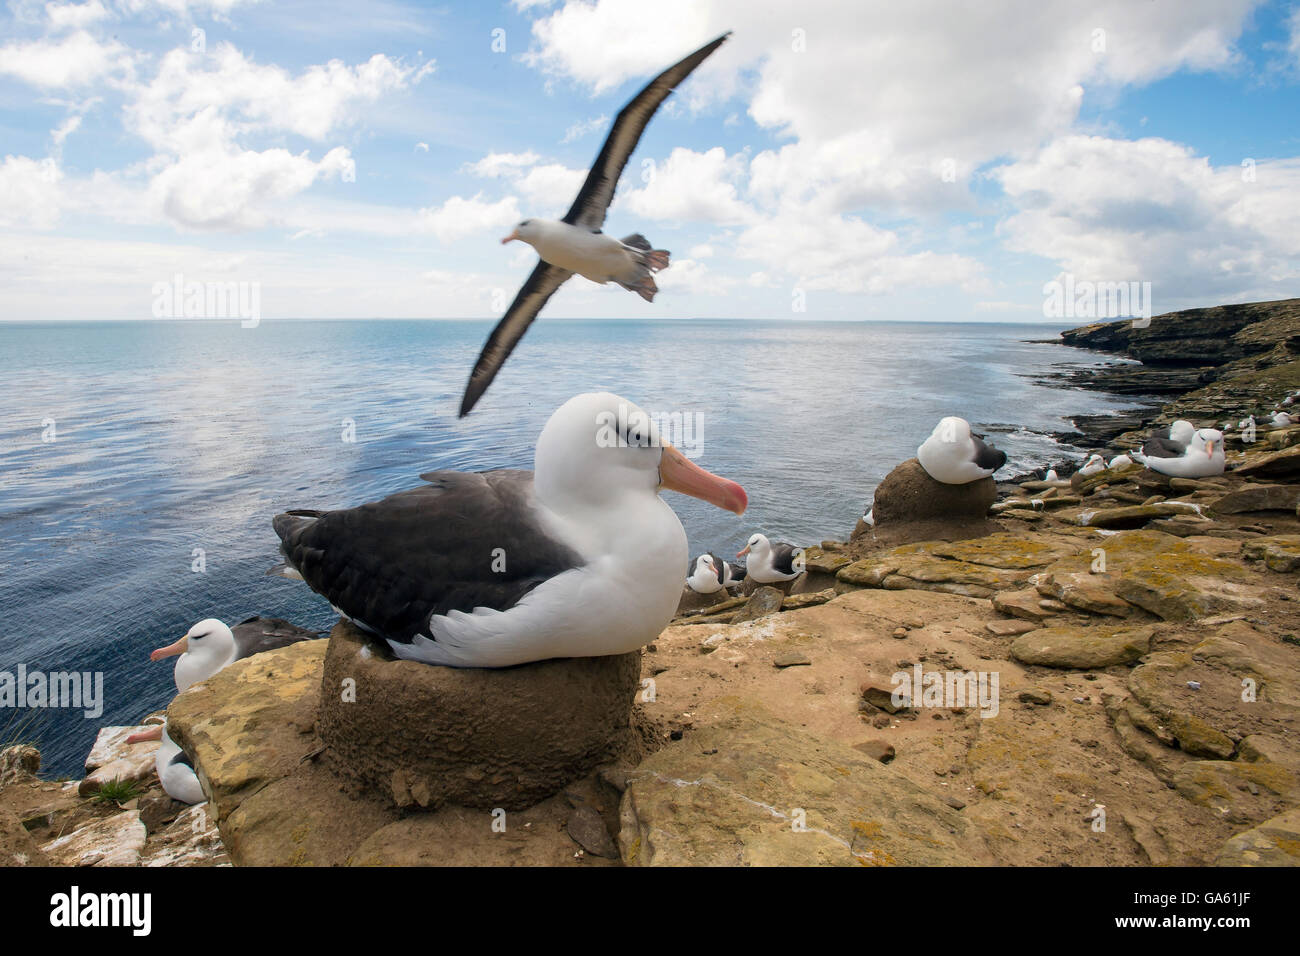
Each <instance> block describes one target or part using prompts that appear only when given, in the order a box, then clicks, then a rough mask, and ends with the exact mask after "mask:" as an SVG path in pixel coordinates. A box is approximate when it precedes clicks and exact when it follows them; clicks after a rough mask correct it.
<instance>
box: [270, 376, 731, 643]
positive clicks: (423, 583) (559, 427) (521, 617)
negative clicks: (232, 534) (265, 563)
mask: <svg viewBox="0 0 1300 956" xmlns="http://www.w3.org/2000/svg"><path fill="white" fill-rule="evenodd" d="M533 462H534V466H535V469H534V471H533V472H532V473H529V472H521V471H513V470H499V471H484V472H475V473H465V472H456V471H435V472H429V473H427V474H425V475H422V476H421V477H422V478H423V479H424V480H425V481H426V482H427V484H426V485H424V486H421V487H417V488H411V489H408V490H406V491H402V492H398V493H397V494H395V495H392V496H390V497H388V498H385V499H384V500H383V501H379V502H374V503H371V504H368V505H364V506H362V507H360V508H353V509H348V510H346V511H329V512H318V511H312V512H309V513H306V514H304V513H302V512H299V513H296V514H295V513H293V512H289V513H285V514H281V515H277V516H276V518H275V520H274V525H275V530H276V533H277V534H278V535H279V536H280V540H281V542H282V543H283V550H284V555H285V560H286V563H287V564H289V565H291V566H293V567H295V568H297V569H298V570H299V571H300V572H301V573H302V576H303V580H304V581H305V582H306V583H307V584H308V586H309V587H311V588H312V589H313V590H315V591H317V592H318V593H320V594H322V595H323V596H324V597H326V598H327V599H328V600H329V602H330V604H331V605H333V607H334V608H335V609H336V610H337V611H338V612H339V613H341V614H343V615H344V616H345V617H347V618H349V619H351V620H352V621H353V622H354V623H355V624H357V625H358V626H359V627H361V628H363V629H365V630H367V631H369V632H370V633H372V634H374V635H376V636H377V637H379V638H381V639H383V640H385V641H386V642H387V643H388V645H389V646H390V647H391V648H392V651H393V653H394V654H395V655H396V656H398V657H400V658H404V659H408V660H419V661H424V662H426V663H430V664H445V665H451V666H455V667H509V666H512V665H515V664H523V663H527V662H529V661H539V660H546V659H548V658H555V657H599V656H603V655H606V654H622V653H625V652H628V651H632V650H635V649H636V648H638V647H641V646H643V645H645V644H648V643H650V642H651V641H653V640H654V639H655V638H656V637H658V635H659V632H660V631H662V630H663V628H664V627H665V626H666V625H667V624H668V622H669V620H671V618H672V616H673V614H674V613H675V612H676V610H677V605H678V603H679V601H680V599H681V589H682V569H683V568H685V567H686V566H687V557H688V554H687V542H686V532H685V531H684V530H683V529H682V525H681V522H680V521H678V520H677V516H676V515H675V514H674V513H673V510H672V508H670V507H669V505H668V503H667V502H665V501H664V500H663V499H662V498H661V497H660V496H659V492H660V491H663V490H668V491H678V492H681V493H683V494H687V495H691V496H693V497H696V498H699V499H701V500H703V501H707V502H709V503H710V504H713V505H716V506H717V507H719V508H722V509H724V510H727V511H733V512H735V513H736V514H741V513H743V512H744V510H745V508H746V506H747V505H748V499H747V498H746V496H745V491H744V489H743V488H741V487H740V485H738V484H736V483H735V482H734V481H728V480H727V479H725V478H720V477H718V476H717V475H713V474H710V473H709V472H707V471H705V470H704V469H703V468H700V467H699V466H698V465H695V464H694V463H692V462H691V461H689V460H688V459H687V458H686V456H684V455H683V454H682V453H681V452H680V451H679V450H678V449H676V448H674V447H673V446H672V445H671V444H669V443H667V442H665V441H663V440H661V438H660V436H659V434H658V431H657V429H656V426H655V423H654V421H653V419H652V418H651V417H650V416H649V415H647V414H646V413H645V412H644V411H642V410H641V409H640V408H638V407H637V406H636V405H634V404H632V403H631V402H629V401H628V400H627V399H624V398H620V397H619V396H617V395H612V394H610V393H609V392H599V393H593V394H585V395H578V396H576V397H574V398H571V399H569V401H567V402H565V403H564V404H563V405H562V406H560V408H559V409H557V410H556V412H555V413H554V414H553V415H552V416H551V417H550V420H549V421H547V423H546V426H545V427H544V428H543V429H542V433H541V435H540V436H539V437H538V439H537V446H536V450H535V452H534V458H533ZM362 554H364V555H365V561H364V562H363V563H360V564H359V563H358V560H357V556H358V555H362ZM493 554H497V555H498V556H499V557H500V558H501V560H500V561H499V562H498V561H496V560H494V559H493V557H492V556H493ZM347 568H353V569H358V568H359V569H360V570H354V571H353V572H351V573H343V570H344V569H347Z"/></svg>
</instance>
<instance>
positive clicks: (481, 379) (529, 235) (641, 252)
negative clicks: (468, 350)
mask: <svg viewBox="0 0 1300 956" xmlns="http://www.w3.org/2000/svg"><path fill="white" fill-rule="evenodd" d="M730 35H731V34H730V33H724V34H723V35H722V36H720V37H718V38H717V39H716V40H713V41H712V42H710V43H706V44H705V45H704V46H702V47H700V48H699V49H698V50H696V51H695V52H694V53H692V54H691V55H690V56H688V57H686V58H684V59H682V60H680V61H678V62H677V63H674V64H673V65H672V66H670V67H669V68H668V69H666V70H664V71H663V72H662V73H660V74H659V75H658V76H656V77H655V78H654V79H653V80H651V81H650V82H649V83H648V84H646V86H645V88H644V89H642V90H641V92H640V93H638V94H637V95H636V96H634V97H633V98H632V100H631V102H629V103H628V104H627V105H626V106H624V107H623V109H622V110H621V111H620V112H619V114H618V117H617V118H616V119H615V120H614V125H613V127H611V129H610V131H609V135H608V136H607V137H606V138H605V144H604V145H603V146H602V147H601V149H600V153H599V154H598V155H597V156H596V161H595V163H593V164H592V167H591V171H590V172H589V173H587V179H586V181H585V182H584V183H583V184H582V189H580V190H579V191H578V197H577V198H576V199H575V200H574V201H573V205H572V206H571V207H569V211H568V212H567V213H565V215H564V218H563V219H560V220H552V219H525V220H524V221H523V222H521V223H519V225H517V226H516V227H515V228H514V231H513V232H511V233H510V235H508V236H506V237H505V238H504V239H502V240H501V242H502V243H503V244H504V243H507V242H511V241H513V240H515V239H518V240H520V241H521V242H526V243H528V244H529V245H530V246H532V247H533V248H534V249H536V250H537V255H538V256H539V257H540V259H541V261H540V262H538V263H537V267H536V268H534V269H533V271H532V274H531V275H529V277H528V279H527V281H525V282H524V284H523V287H522V288H521V289H520V290H519V294H518V295H516V296H515V300H514V302H512V303H511V304H510V308H508V309H507V310H506V314H505V315H504V316H503V317H502V319H501V321H500V322H498V323H497V325H496V328H494V329H493V330H492V334H491V335H490V336H488V340H487V344H486V345H484V346H483V351H482V352H480V353H479V357H478V361H477V362H475V363H474V370H473V372H471V373H470V377H469V384H467V385H466V386H465V395H464V397H463V398H462V399H461V403H460V414H461V417H462V418H463V417H464V416H465V415H468V414H469V412H470V409H472V408H473V407H474V405H475V404H476V403H477V402H478V400H479V399H480V398H482V397H483V393H484V392H486V391H487V389H488V386H489V385H491V384H492V379H494V378H495V377H496V374H497V372H499V371H500V370H501V366H502V365H504V364H505V361H506V359H507V358H509V357H510V353H511V352H512V351H514V348H515V346H516V345H518V344H519V340H520V339H521V338H523V336H524V333H525V332H527V331H528V326H530V325H531V324H532V322H533V319H535V318H537V314H538V313H539V312H541V310H542V306H544V305H545V304H546V300H547V299H549V298H550V297H551V296H552V295H553V294H554V293H555V290H556V289H558V288H559V287H560V286H562V285H563V284H564V283H565V281H566V280H568V278H569V277H570V276H571V275H573V274H574V273H577V274H578V275H580V276H582V277H584V278H586V279H590V280H591V281H592V282H597V283H600V284H601V285H604V284H605V283H607V282H617V283H618V284H619V285H621V286H622V287H623V288H625V289H628V290H629V291H631V292H635V293H636V294H637V295H639V296H641V298H643V299H645V300H646V301H647V302H653V301H654V297H655V293H656V292H658V291H659V289H658V287H657V286H656V285H655V281H654V275H653V274H654V273H656V272H658V271H660V270H661V269H666V268H668V252H667V250H665V249H655V248H653V247H651V245H650V243H649V242H648V241H647V240H646V238H645V236H643V235H641V234H640V233H633V234H632V235H630V236H626V237H624V238H622V239H615V238H614V237H613V236H607V235H605V234H604V233H603V232H601V231H600V230H601V227H602V226H603V225H604V224H605V212H606V210H607V209H608V208H609V204H610V202H611V201H612V200H613V199H614V187H615V186H617V185H618V179H619V177H620V176H621V175H622V174H623V167H625V166H626V165H627V161H628V158H629V157H631V155H632V152H633V150H635V149H636V146H637V143H638V142H640V140H641V134H642V133H643V132H645V128H646V125H647V124H648V123H649V122H650V118H651V117H652V116H654V114H655V111H656V110H658V109H659V106H660V104H661V103H663V101H664V100H666V99H667V98H668V94H670V93H672V91H673V90H674V89H675V88H676V87H677V86H678V85H679V84H681V83H682V81H684V80H685V79H686V77H688V76H690V74H691V72H692V71H693V70H694V69H695V68H696V67H697V66H699V65H700V64H701V63H703V62H704V61H705V60H706V59H707V58H708V57H709V55H710V54H712V53H713V51H714V50H716V49H717V48H718V47H720V46H722V44H723V43H724V42H725V41H726V39H727V37H729V36H730Z"/></svg>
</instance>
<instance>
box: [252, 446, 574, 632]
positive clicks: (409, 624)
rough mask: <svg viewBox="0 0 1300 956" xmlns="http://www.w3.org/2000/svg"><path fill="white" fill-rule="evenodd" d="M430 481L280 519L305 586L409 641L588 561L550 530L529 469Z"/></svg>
mask: <svg viewBox="0 0 1300 956" xmlns="http://www.w3.org/2000/svg"><path fill="white" fill-rule="evenodd" d="M420 477H421V478H423V479H424V480H425V481H427V482H428V484H426V485H423V486H421V487H418V488H412V489H409V490H407V491H401V492H398V493H397V494H395V495H389V496H388V497H387V498H384V499H383V500H382V501H376V502H372V503H370V504H364V505H361V506H360V507H357V508H347V509H344V510H339V511H327V512H324V513H323V514H321V515H320V516H319V517H315V518H313V517H303V516H298V515H293V514H281V515H277V516H276V517H275V520H274V522H273V524H274V526H275V531H276V534H278V535H279V536H280V540H281V542H282V545H283V550H284V554H285V558H286V559H287V561H288V562H289V563H290V564H291V565H293V567H294V568H296V569H297V570H298V572H299V573H300V574H301V575H302V577H303V580H304V581H306V582H307V584H308V585H309V586H310V587H311V589H312V590H313V591H315V592H317V593H318V594H321V595H323V596H324V597H325V598H327V599H328V600H329V602H330V604H332V605H333V606H334V607H335V608H337V609H338V610H339V611H341V612H342V613H344V614H346V615H347V616H348V617H349V618H351V619H352V620H353V621H355V622H356V623H358V624H360V625H362V626H363V627H366V628H369V629H370V630H372V631H374V632H376V633H378V634H380V635H381V636H383V637H387V638H390V639H392V640H395V641H400V642H408V643H409V642H410V641H411V640H412V638H414V637H415V635H417V634H425V635H428V634H429V618H430V616H432V615H435V614H446V613H447V612H448V611H452V610H457V611H464V612H466V613H469V612H471V611H473V610H474V608H476V607H488V608H493V609H495V610H498V611H505V610H508V609H510V608H511V607H514V605H515V604H516V603H518V602H519V600H520V599H521V598H523V596H524V595H526V594H527V593H528V592H529V591H531V590H532V589H533V588H535V587H536V586H537V585H539V584H541V583H542V582H543V581H546V580H548V579H549V578H551V577H553V576H555V575H556V574H560V573H562V572H564V571H568V570H570V569H572V568H575V567H581V566H582V564H583V561H582V558H581V557H580V556H579V555H578V554H577V553H576V552H575V551H574V550H573V549H572V548H570V547H569V546H568V545H567V544H565V543H564V542H562V541H559V540H557V539H555V538H553V537H552V536H551V535H550V534H549V533H547V531H546V530H545V529H543V528H542V526H541V525H540V523H539V521H538V520H537V518H536V517H535V512H534V511H533V507H532V478H533V476H532V473H531V472H527V471H509V470H501V471H487V472H478V473H470V472H459V471H434V472H430V473H428V474H426V475H421V476H420Z"/></svg>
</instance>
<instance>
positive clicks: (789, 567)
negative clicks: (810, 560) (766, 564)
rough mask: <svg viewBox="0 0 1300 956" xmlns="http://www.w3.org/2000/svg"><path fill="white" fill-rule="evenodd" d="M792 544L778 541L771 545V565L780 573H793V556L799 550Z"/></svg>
mask: <svg viewBox="0 0 1300 956" xmlns="http://www.w3.org/2000/svg"><path fill="white" fill-rule="evenodd" d="M800 550H801V549H800V548H796V547H795V546H794V545H792V544H784V543H778V544H773V545H772V567H773V568H775V569H776V570H778V571H780V572H781V573H782V574H794V573H795V567H794V556H795V555H796V554H797V553H798V552H799V551H800Z"/></svg>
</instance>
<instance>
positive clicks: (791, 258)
mask: <svg viewBox="0 0 1300 956" xmlns="http://www.w3.org/2000/svg"><path fill="white" fill-rule="evenodd" d="M735 254H736V256H737V257H738V258H741V259H754V260H757V261H759V262H760V263H762V264H763V265H764V266H766V267H767V268H766V269H764V270H760V273H759V274H760V275H762V277H763V279H762V283H759V284H766V283H768V282H775V281H779V280H777V279H775V278H774V277H772V275H771V272H773V271H775V272H776V273H777V274H778V275H785V276H788V277H790V278H791V279H793V280H794V281H796V282H797V283H798V284H799V285H800V286H801V287H803V288H806V289H829V290H833V291H835V292H844V293H857V292H865V293H869V294H872V295H876V294H881V293H886V292H892V291H894V290H896V289H899V288H905V287H909V286H943V285H961V286H963V287H966V288H976V287H978V285H979V283H980V281H981V268H980V265H979V263H978V262H976V261H975V260H973V259H970V258H967V257H965V256H959V255H953V254H939V253H935V252H932V251H928V250H923V251H916V252H912V251H909V250H907V249H905V248H904V247H903V245H902V243H901V242H900V240H899V238H898V236H897V235H896V234H894V233H893V232H890V231H888V230H885V229H880V228H878V227H876V226H873V225H871V224H870V223H868V222H864V221H863V220H861V219H858V218H856V217H846V216H831V217H824V216H817V215H812V214H809V212H808V211H807V210H787V211H785V212H783V213H782V214H780V215H777V216H773V217H770V218H768V219H766V220H764V221H763V222H761V223H759V224H757V225H755V226H751V227H750V228H748V229H746V230H745V231H744V232H742V233H741V234H740V236H739V238H738V239H737V242H736V249H735ZM751 281H752V282H753V281H755V280H753V278H752V277H751Z"/></svg>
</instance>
